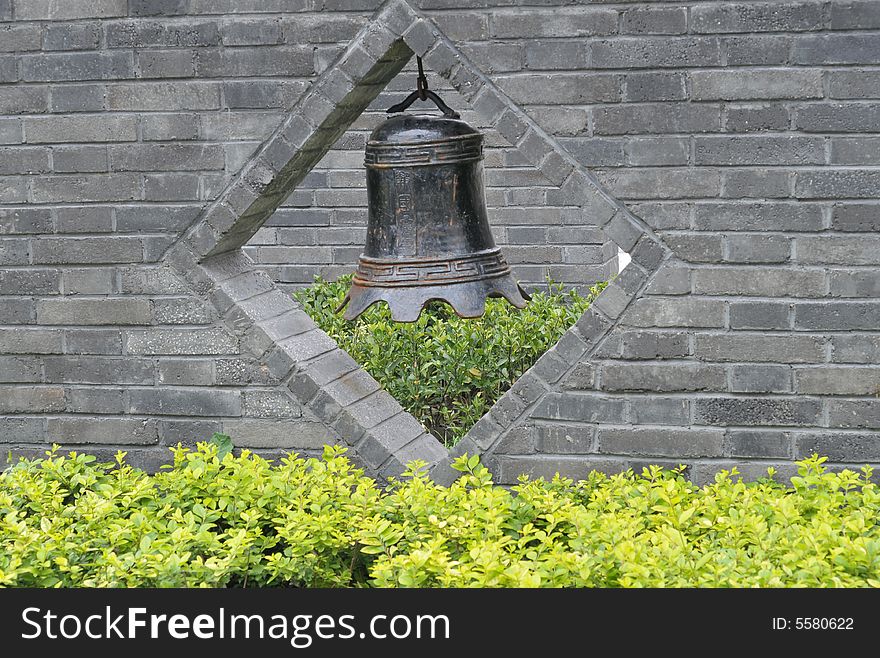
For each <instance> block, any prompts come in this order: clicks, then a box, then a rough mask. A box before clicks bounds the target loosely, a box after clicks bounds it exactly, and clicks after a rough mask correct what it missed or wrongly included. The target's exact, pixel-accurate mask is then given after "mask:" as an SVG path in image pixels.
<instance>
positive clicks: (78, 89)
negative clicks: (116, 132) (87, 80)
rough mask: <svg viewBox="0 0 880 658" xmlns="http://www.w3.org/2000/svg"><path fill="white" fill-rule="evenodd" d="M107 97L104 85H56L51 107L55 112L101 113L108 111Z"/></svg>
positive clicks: (53, 89) (53, 90)
mask: <svg viewBox="0 0 880 658" xmlns="http://www.w3.org/2000/svg"><path fill="white" fill-rule="evenodd" d="M106 95H107V87H106V85H103V84H85V85H56V86H53V87H52V99H51V102H50V104H49V107H50V109H51V110H52V111H53V112H100V111H101V110H105V109H107V103H106ZM90 118H91V119H95V117H90ZM98 123H99V124H100V123H101V121H99V122H98ZM89 141H92V140H89ZM107 141H115V140H107Z"/></svg>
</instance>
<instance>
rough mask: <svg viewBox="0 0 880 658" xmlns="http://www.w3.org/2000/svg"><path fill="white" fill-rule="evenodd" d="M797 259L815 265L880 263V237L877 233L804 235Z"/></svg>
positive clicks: (799, 239)
mask: <svg viewBox="0 0 880 658" xmlns="http://www.w3.org/2000/svg"><path fill="white" fill-rule="evenodd" d="M796 248H797V260H798V261H799V262H801V263H808V264H815V265H830V264H841V265H880V251H878V249H880V237H878V236H875V235H858V236H856V235H853V236H839V235H834V236H822V237H812V236H810V237H802V238H800V237H799V238H798V239H797V240H796Z"/></svg>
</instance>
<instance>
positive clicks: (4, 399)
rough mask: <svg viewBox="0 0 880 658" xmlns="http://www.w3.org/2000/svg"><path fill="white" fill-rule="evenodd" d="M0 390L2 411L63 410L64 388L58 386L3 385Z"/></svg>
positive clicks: (41, 411) (0, 408)
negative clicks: (0, 392)
mask: <svg viewBox="0 0 880 658" xmlns="http://www.w3.org/2000/svg"><path fill="white" fill-rule="evenodd" d="M0 390H2V395H0V412H3V413H13V414H15V413H27V412H29V411H30V412H33V411H36V412H38V413H46V412H51V411H64V404H65V403H64V389H63V388H61V387H60V386H40V387H36V386H3V387H2V389H0Z"/></svg>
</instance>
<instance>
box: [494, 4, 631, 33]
mask: <svg viewBox="0 0 880 658" xmlns="http://www.w3.org/2000/svg"><path fill="white" fill-rule="evenodd" d="M490 31H491V34H492V36H494V37H498V38H506V39H509V38H535V37H587V36H595V35H603V34H612V33H613V32H616V31H617V12H615V11H613V10H611V9H599V8H592V7H591V8H589V9H585V8H580V9H575V10H566V9H562V10H560V9H557V10H556V11H554V12H553V13H552V14H550V15H548V14H547V13H546V12H544V11H540V10H539V11H534V10H532V11H528V10H518V11H516V12H513V13H507V12H505V13H501V12H498V13H494V14H491V15H490Z"/></svg>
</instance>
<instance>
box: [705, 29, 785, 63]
mask: <svg viewBox="0 0 880 658" xmlns="http://www.w3.org/2000/svg"><path fill="white" fill-rule="evenodd" d="M721 48H722V49H723V50H724V53H725V55H726V56H727V64H728V66H778V65H783V64H788V62H789V52H790V51H791V37H790V36H788V35H785V36H764V35H760V36H755V35H749V36H736V37H724V38H723V39H722V40H721Z"/></svg>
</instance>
